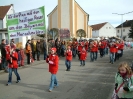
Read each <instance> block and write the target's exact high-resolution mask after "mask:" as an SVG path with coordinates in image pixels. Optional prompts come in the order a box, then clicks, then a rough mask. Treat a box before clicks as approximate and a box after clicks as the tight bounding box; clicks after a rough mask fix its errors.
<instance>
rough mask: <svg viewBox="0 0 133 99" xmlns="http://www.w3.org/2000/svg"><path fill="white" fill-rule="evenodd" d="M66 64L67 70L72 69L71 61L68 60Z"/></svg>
mask: <svg viewBox="0 0 133 99" xmlns="http://www.w3.org/2000/svg"><path fill="white" fill-rule="evenodd" d="M65 64H66V67H67V69H71V61H69V60H66V61H65Z"/></svg>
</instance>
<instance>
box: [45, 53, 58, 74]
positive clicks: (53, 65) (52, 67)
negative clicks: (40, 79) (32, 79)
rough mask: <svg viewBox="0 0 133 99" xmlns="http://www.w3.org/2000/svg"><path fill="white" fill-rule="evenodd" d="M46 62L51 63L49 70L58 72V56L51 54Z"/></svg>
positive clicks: (52, 72)
mask: <svg viewBox="0 0 133 99" xmlns="http://www.w3.org/2000/svg"><path fill="white" fill-rule="evenodd" d="M46 62H47V63H48V64H49V72H50V73H51V74H56V73H57V71H58V62H59V58H58V56H57V55H52V54H50V55H49V57H48V58H46Z"/></svg>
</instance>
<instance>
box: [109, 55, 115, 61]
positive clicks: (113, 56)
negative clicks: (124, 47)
mask: <svg viewBox="0 0 133 99" xmlns="http://www.w3.org/2000/svg"><path fill="white" fill-rule="evenodd" d="M114 60H115V53H110V62H111V63H114Z"/></svg>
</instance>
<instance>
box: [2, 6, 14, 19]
mask: <svg viewBox="0 0 133 99" xmlns="http://www.w3.org/2000/svg"><path fill="white" fill-rule="evenodd" d="M11 6H12V4H11V5H7V6H0V19H2V20H3V19H4V17H5V15H6V14H7V12H8V11H9V9H10V7H11Z"/></svg>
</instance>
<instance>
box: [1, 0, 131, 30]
mask: <svg viewBox="0 0 133 99" xmlns="http://www.w3.org/2000/svg"><path fill="white" fill-rule="evenodd" d="M76 1H77V3H78V4H79V5H80V6H81V7H82V8H83V9H84V11H86V12H87V13H88V14H89V15H90V17H89V25H94V24H98V23H103V22H109V23H110V24H112V25H113V26H114V27H116V26H118V25H119V24H121V22H122V18H121V15H115V14H112V13H118V14H123V13H127V12H132V11H133V0H76ZM57 2H58V0H0V6H4V5H9V4H14V9H15V12H21V11H25V10H30V9H34V8H38V7H41V6H45V14H46V15H48V14H49V13H50V12H51V11H52V10H53V9H54V8H55V6H56V5H57ZM132 19H133V13H130V14H125V15H123V21H126V20H132ZM46 21H47V16H46ZM47 23H48V22H47ZM47 23H46V25H47Z"/></svg>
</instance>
